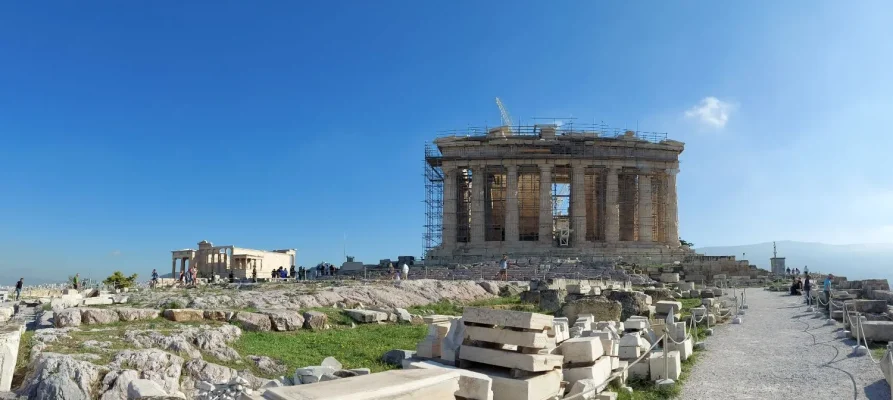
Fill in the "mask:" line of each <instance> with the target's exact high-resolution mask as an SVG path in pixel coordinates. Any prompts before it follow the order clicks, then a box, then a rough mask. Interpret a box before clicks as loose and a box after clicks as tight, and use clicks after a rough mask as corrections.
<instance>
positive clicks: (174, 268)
mask: <svg viewBox="0 0 893 400" xmlns="http://www.w3.org/2000/svg"><path fill="white" fill-rule="evenodd" d="M172 261H173V263H171V278H174V279H176V278H177V259H176V258H175V259H173V260H172Z"/></svg>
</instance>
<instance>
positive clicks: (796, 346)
mask: <svg viewBox="0 0 893 400" xmlns="http://www.w3.org/2000/svg"><path fill="white" fill-rule="evenodd" d="M747 303H748V306H749V308H748V309H747V310H746V313H747V314H746V315H744V317H743V318H744V324H741V325H731V324H729V325H724V326H720V327H717V328H716V334H715V335H714V336H713V337H711V338H709V339H708V340H707V342H708V351H707V352H706V354H704V355H703V356H702V359H701V360H699V361H698V363H697V364H695V367H694V370H693V371H692V374H691V376H690V377H689V379H688V380H687V381H686V383H685V386H684V387H683V388H682V396H681V397H682V398H683V399H704V400H706V399H841V400H846V399H871V400H888V399H890V389H889V387H888V386H887V383H886V381H884V376H883V374H882V373H881V370H880V368H879V367H878V366H877V365H875V364H874V363H873V362H872V361H871V359H869V358H868V356H867V355H866V356H861V357H855V356H852V355H851V353H852V346H853V345H854V344H855V343H854V341H853V340H849V339H848V340H843V339H837V337H836V332H835V331H837V330H838V329H839V328H840V327H841V326H842V325H841V324H839V323H838V324H834V325H826V324H825V321H826V318H825V317H815V316H814V313H811V312H806V306H805V305H801V304H800V303H801V302H800V298H795V297H792V296H786V295H784V294H780V293H777V292H768V291H765V290H762V289H750V290H748V291H747Z"/></svg>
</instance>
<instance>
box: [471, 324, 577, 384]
mask: <svg viewBox="0 0 893 400" xmlns="http://www.w3.org/2000/svg"><path fill="white" fill-rule="evenodd" d="M461 322H462V323H463V324H464V342H463V344H462V346H461V348H460V349H459V352H458V353H459V354H458V365H459V366H460V367H461V368H464V369H468V370H471V371H474V372H478V373H481V374H484V375H487V376H488V377H490V378H491V379H492V382H493V383H492V385H493V399H494V400H502V399H505V400H509V399H522V400H524V399H526V400H545V399H549V398H553V397H555V396H560V395H561V394H563V393H564V386H563V384H562V380H563V374H562V370H561V367H562V365H563V364H564V357H563V356H561V355H559V354H555V353H557V351H556V348H557V346H558V345H559V343H561V342H563V341H565V340H566V339H567V331H568V328H567V325H566V323H564V322H563V321H558V322H556V321H555V320H554V318H553V317H552V316H549V315H545V314H537V313H528V312H521V311H508V310H493V309H487V308H472V307H468V308H465V310H464V312H463V314H462V320H461Z"/></svg>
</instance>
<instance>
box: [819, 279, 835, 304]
mask: <svg viewBox="0 0 893 400" xmlns="http://www.w3.org/2000/svg"><path fill="white" fill-rule="evenodd" d="M831 278H834V275H831V274H828V276H827V277H825V282H824V283H823V284H822V290H824V292H825V301H827V302H830V301H831Z"/></svg>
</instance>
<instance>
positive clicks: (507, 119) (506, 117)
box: [496, 97, 512, 132]
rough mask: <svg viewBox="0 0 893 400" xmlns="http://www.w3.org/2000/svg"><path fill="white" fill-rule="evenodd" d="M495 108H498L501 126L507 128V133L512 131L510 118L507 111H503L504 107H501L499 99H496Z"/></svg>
mask: <svg viewBox="0 0 893 400" xmlns="http://www.w3.org/2000/svg"><path fill="white" fill-rule="evenodd" d="M496 106H497V107H499V114H501V115H502V124H503V125H505V126H507V127H508V131H509V132H511V131H512V116H511V115H509V112H508V110H506V109H505V106H504V105H502V101H501V100H499V97H497V98H496Z"/></svg>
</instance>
